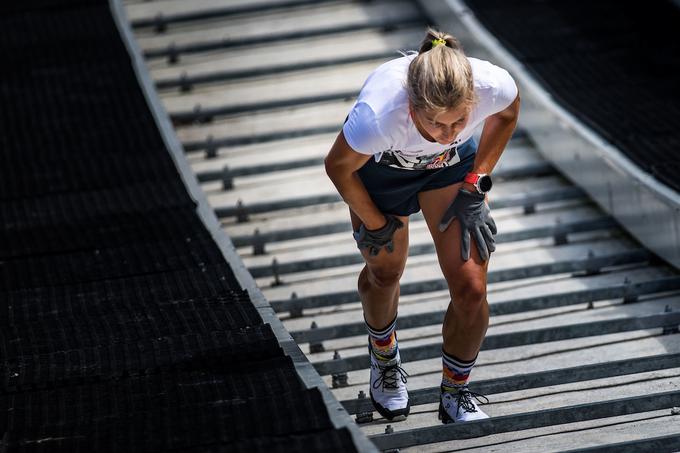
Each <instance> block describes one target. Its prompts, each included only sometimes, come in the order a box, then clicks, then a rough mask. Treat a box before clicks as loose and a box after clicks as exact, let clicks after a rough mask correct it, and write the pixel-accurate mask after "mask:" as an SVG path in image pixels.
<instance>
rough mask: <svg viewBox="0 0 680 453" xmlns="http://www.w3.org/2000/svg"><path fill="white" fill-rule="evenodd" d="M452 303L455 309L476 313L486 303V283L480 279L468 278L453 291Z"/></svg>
mask: <svg viewBox="0 0 680 453" xmlns="http://www.w3.org/2000/svg"><path fill="white" fill-rule="evenodd" d="M452 296H453V297H452V299H453V303H454V305H455V307H456V309H457V310H460V311H462V312H464V313H476V312H478V311H479V310H480V309H481V308H482V306H483V305H484V304H486V284H485V283H484V282H483V281H481V280H474V279H472V280H470V281H468V282H465V284H463V285H458V287H457V288H456V289H455V290H454V291H453V295H452Z"/></svg>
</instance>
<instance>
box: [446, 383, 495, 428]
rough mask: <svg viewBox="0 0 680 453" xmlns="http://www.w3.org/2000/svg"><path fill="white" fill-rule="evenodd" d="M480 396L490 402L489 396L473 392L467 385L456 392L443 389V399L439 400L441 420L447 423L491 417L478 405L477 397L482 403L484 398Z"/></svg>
mask: <svg viewBox="0 0 680 453" xmlns="http://www.w3.org/2000/svg"><path fill="white" fill-rule="evenodd" d="M480 398H484V399H485V400H486V401H485V403H486V404H488V402H489V400H488V399H487V397H485V396H484V395H480V394H479V393H475V392H471V391H470V390H469V389H468V388H467V385H466V386H465V387H462V388H461V389H460V390H458V392H455V393H450V392H445V391H443V390H442V395H441V400H440V401H439V420H441V421H442V423H444V424H447V423H454V422H455V423H459V422H469V421H472V420H482V419H485V418H489V416H488V415H486V414H485V413H484V412H482V410H481V409H480V408H479V406H477V402H476V401H475V399H476V400H477V401H479V402H480V403H481V402H482V400H481V399H480Z"/></svg>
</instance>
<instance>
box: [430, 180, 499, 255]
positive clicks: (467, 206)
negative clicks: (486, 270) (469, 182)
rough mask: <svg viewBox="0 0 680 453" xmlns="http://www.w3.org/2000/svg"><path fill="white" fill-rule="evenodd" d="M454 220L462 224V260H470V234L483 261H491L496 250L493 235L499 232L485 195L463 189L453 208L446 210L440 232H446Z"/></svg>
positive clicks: (454, 201)
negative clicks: (491, 256) (485, 200)
mask: <svg viewBox="0 0 680 453" xmlns="http://www.w3.org/2000/svg"><path fill="white" fill-rule="evenodd" d="M454 219H458V221H459V222H460V234H461V245H462V246H461V249H460V253H461V258H463V261H467V260H469V259H470V233H472V237H474V238H475V242H476V243H477V250H479V255H480V256H481V258H482V260H484V261H486V260H488V259H489V254H490V253H491V252H493V251H495V250H496V241H495V240H494V238H493V235H494V234H496V233H497V232H498V231H497V229H496V222H494V220H493V218H492V217H491V211H490V210H489V207H488V206H487V205H486V203H484V195H483V194H480V193H472V192H468V191H467V190H464V189H461V190H459V191H458V196H457V197H456V199H455V200H453V203H451V206H449V208H448V209H447V210H446V212H445V213H444V216H443V217H442V220H441V221H440V222H439V231H441V232H444V231H446V229H447V228H448V227H449V225H450V224H451V222H452V221H453V220H454Z"/></svg>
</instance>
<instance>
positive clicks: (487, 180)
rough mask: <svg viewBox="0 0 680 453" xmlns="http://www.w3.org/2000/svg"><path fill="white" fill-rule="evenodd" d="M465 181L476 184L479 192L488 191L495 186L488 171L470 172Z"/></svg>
mask: <svg viewBox="0 0 680 453" xmlns="http://www.w3.org/2000/svg"><path fill="white" fill-rule="evenodd" d="M464 181H465V182H466V183H468V184H472V185H473V186H475V189H477V192H478V193H487V192H488V191H489V190H491V187H492V186H493V183H492V182H491V176H489V175H487V174H486V173H481V174H480V173H468V174H467V175H465V179H464Z"/></svg>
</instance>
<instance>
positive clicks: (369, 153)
mask: <svg viewBox="0 0 680 453" xmlns="http://www.w3.org/2000/svg"><path fill="white" fill-rule="evenodd" d="M518 114H519V96H518V91H517V86H516V85H515V82H514V81H513V79H512V77H511V76H510V75H509V74H508V73H507V71H505V70H503V69H501V68H499V67H497V66H494V65H492V64H491V63H489V62H486V61H482V60H478V59H474V58H468V57H466V56H465V54H464V53H463V51H462V49H461V47H460V45H459V43H458V41H457V40H456V39H455V38H454V37H453V36H451V35H448V34H445V33H441V32H438V31H434V30H428V33H427V36H426V37H425V39H424V40H423V43H422V45H421V47H420V52H419V53H417V54H416V53H412V54H409V55H405V56H403V57H402V58H397V59H395V60H392V61H389V62H387V63H385V64H383V65H382V66H380V67H378V68H377V69H376V70H375V71H374V72H373V73H372V74H371V75H370V76H369V77H368V79H367V80H366V82H365V84H364V86H363V88H362V89H361V92H360V94H359V97H358V99H357V101H356V103H355V104H354V106H353V108H352V110H351V112H350V113H349V115H348V117H347V120H346V121H345V124H344V126H343V129H342V131H341V132H340V134H339V135H338V138H337V140H336V141H335V143H334V145H333V146H332V148H331V150H330V152H329V153H328V156H327V157H326V161H325V164H326V172H327V173H328V176H329V177H330V179H331V180H332V181H333V183H334V184H335V187H336V188H337V189H338V192H339V193H340V195H341V196H342V197H343V199H344V200H345V202H347V204H348V205H349V208H350V216H351V220H352V226H353V228H354V231H355V233H354V238H355V240H356V241H357V245H358V247H359V249H360V250H361V254H362V256H363V258H364V260H365V262H366V266H365V267H364V268H363V270H362V271H361V273H360V274H359V282H358V289H359V296H360V298H361V303H362V306H363V311H364V320H365V322H366V327H367V330H368V336H369V351H370V357H371V377H370V382H371V385H370V395H371V400H372V401H373V404H374V406H375V409H376V410H377V411H378V412H379V413H380V414H381V415H382V416H383V417H385V418H387V419H388V420H399V419H404V418H406V416H407V415H408V413H409V410H410V405H409V399H408V391H407V388H406V376H407V373H406V372H405V371H404V370H403V369H402V368H401V360H400V357H399V348H398V344H397V335H396V330H395V327H396V319H397V306H398V301H399V279H400V277H401V275H402V272H403V270H404V266H405V264H406V258H407V256H408V219H409V215H411V214H413V213H416V212H418V211H419V210H421V209H422V211H423V216H424V218H425V221H426V222H427V226H428V228H429V231H430V234H431V235H432V238H433V240H434V244H435V249H436V252H437V257H438V259H439V264H440V267H441V269H442V272H443V274H444V277H445V278H446V281H447V283H448V287H449V293H450V296H451V303H450V304H449V308H448V310H447V312H446V316H445V320H444V324H443V326H442V335H443V348H442V365H443V372H442V381H441V402H440V407H439V418H440V419H441V420H442V421H443V422H444V423H449V422H452V421H456V422H458V421H467V420H474V419H480V418H487V416H486V414H484V413H483V412H482V411H481V410H480V409H479V407H478V406H477V403H476V402H475V401H474V399H473V398H472V397H473V396H476V394H474V393H471V392H470V390H469V389H468V386H467V383H468V379H469V375H470V371H471V369H472V367H473V366H474V363H475V360H476V359H477V353H478V352H479V349H480V346H481V344H482V341H483V339H484V335H485V334H486V329H487V327H488V322H489V310H488V304H487V301H486V275H487V265H488V259H489V255H490V253H491V252H493V251H494V250H495V245H494V239H493V234H496V226H495V224H494V221H493V219H492V218H491V215H490V212H489V208H488V206H487V204H486V202H485V194H486V192H488V190H489V189H490V188H491V178H490V176H489V174H490V173H491V171H492V170H493V168H494V166H495V165H496V163H497V162H498V159H499V158H500V156H501V153H502V152H503V149H504V148H505V146H506V144H507V143H508V141H509V140H510V137H511V135H512V132H513V130H514V128H515V125H516V123H517V117H518ZM482 123H484V127H483V130H482V134H481V138H480V140H479V145H477V144H476V143H475V141H474V139H473V138H472V134H473V131H474V129H475V128H476V127H477V126H478V125H480V124H482ZM471 237H472V240H473V241H472V242H471V241H470V238H471ZM471 244H472V246H471Z"/></svg>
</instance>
